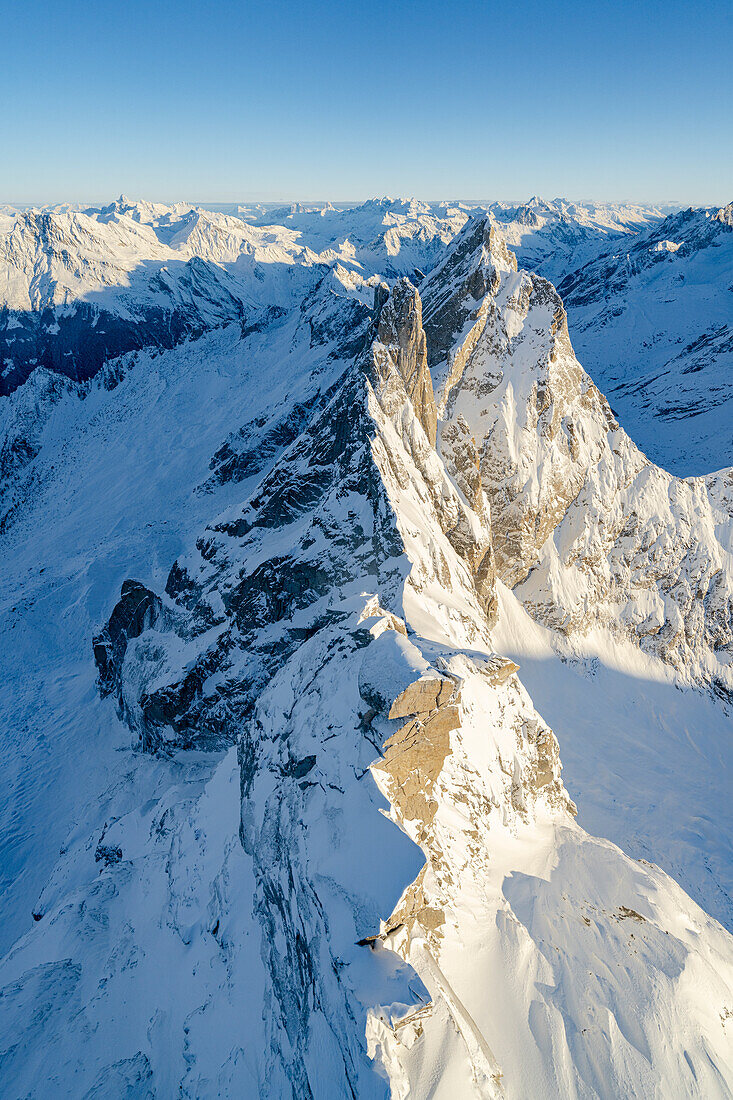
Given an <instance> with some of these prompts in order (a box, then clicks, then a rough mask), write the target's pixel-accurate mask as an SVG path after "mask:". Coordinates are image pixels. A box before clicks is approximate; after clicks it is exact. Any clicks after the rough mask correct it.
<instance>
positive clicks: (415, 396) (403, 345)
mask: <svg viewBox="0 0 733 1100" xmlns="http://www.w3.org/2000/svg"><path fill="white" fill-rule="evenodd" d="M383 295H384V291H383V290H380V292H379V293H378V295H375V307H376V308H377V309H378V319H377V340H378V341H379V343H380V344H383V345H384V347H385V348H386V349H387V352H388V354H389V356H390V357H391V359H392V360H393V362H394V363H395V365H396V367H397V372H398V374H399V376H400V379H401V381H402V384H403V386H404V388H405V390H406V392H407V396H408V397H409V398H410V400H411V401H412V404H413V407H414V409H415V412H416V413H417V416H418V419H419V421H420V423H421V424H422V426H423V428H424V429H425V434H426V435H427V437H428V439H429V440H430V443H431V444H432V446H435V436H436V431H437V422H438V414H437V410H436V408H435V395H434V394H433V380H432V378H431V376H430V371H429V369H428V357H427V341H426V339H425V331H424V329H423V325H422V302H421V300H420V295H419V293H418V291H417V290H416V288H415V287H414V286H413V285H412V283H411V282H410V280H409V279H399V280H398V282H397V283H396V284H395V286H394V288H393V289H392V293H391V294H390V295H389V297H388V298H387V299H386V301H385V300H384V296H383ZM380 361H382V360H381V356H380V353H379V351H378V350H376V349H375V362H376V363H377V366H378V367H379V365H380Z"/></svg>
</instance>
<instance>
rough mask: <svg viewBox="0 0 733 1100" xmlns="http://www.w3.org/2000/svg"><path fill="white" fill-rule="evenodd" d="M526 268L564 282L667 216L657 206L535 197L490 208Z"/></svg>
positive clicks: (497, 203) (510, 246)
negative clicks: (613, 246) (614, 245)
mask: <svg viewBox="0 0 733 1100" xmlns="http://www.w3.org/2000/svg"><path fill="white" fill-rule="evenodd" d="M487 210H488V211H489V212H490V213H491V214H493V216H494V217H495V218H496V220H497V222H498V223H499V225H500V227H501V232H502V236H503V237H504V239H505V241H506V242H507V245H508V246H509V248H511V250H512V252H514V254H515V255H516V257H517V260H518V261H519V264H520V266H521V267H523V268H526V269H528V270H530V271H537V272H539V274H540V275H544V276H545V278H547V279H550V280H551V281H552V282H559V281H560V280H561V279H562V278H564V277H565V276H566V275H567V273H568V272H569V271H574V270H575V269H576V268H578V267H580V266H582V265H583V264H585V263H587V262H589V261H590V260H593V259H595V257H596V256H597V255H598V253H599V251H601V250H602V249H605V248H607V247H608V246H609V243H611V242H616V241H618V240H627V239H628V238H630V237H634V236H636V235H637V234H638V233H640V232H643V231H644V230H647V229H649V228H650V227H654V226H655V225H656V224H657V223H658V222H660V221H661V220H662V218H663V217H664V215H663V213H662V210H661V209H660V208H659V207H656V206H642V205H638V204H634V203H577V202H569V201H568V200H567V199H559V198H558V199H552V200H551V201H547V200H546V199H542V198H538V197H537V196H534V197H533V198H531V199H530V200H529V202H526V203H521V204H520V205H518V206H515V205H512V204H511V203H503V202H495V203H492V204H491V205H490V206H488V207H487Z"/></svg>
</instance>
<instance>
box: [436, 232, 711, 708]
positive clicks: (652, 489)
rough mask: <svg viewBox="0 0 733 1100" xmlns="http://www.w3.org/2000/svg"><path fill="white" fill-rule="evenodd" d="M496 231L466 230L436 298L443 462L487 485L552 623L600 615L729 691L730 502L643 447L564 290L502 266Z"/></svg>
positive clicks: (510, 546) (511, 576)
mask: <svg viewBox="0 0 733 1100" xmlns="http://www.w3.org/2000/svg"><path fill="white" fill-rule="evenodd" d="M494 233H495V230H494V229H493V228H492V227H491V225H490V223H487V225H486V228H485V229H484V233H483V236H482V235H480V234H479V231H478V229H473V230H471V231H469V230H468V229H467V230H465V231H464V234H463V236H462V237H461V238H459V239H458V240H457V242H456V245H455V246H454V255H455V257H456V259H455V260H453V261H452V260H451V259H450V258H449V259H447V260H445V261H444V263H443V265H442V266H441V267H440V268H437V269H436V270H435V272H434V273H433V274H431V276H430V278H429V279H428V280H427V282H426V284H425V286H424V288H423V298H424V303H425V304H424V312H425V317H426V326H427V329H428V331H430V330H431V325H433V324H435V330H436V332H439V334H440V340H441V345H440V347H439V348H438V347H436V346H435V345H434V347H433V350H432V352H431V362H432V363H433V367H432V370H433V376H434V379H435V381H436V386H437V393H438V405H439V407H441V408H442V409H443V410H444V417H445V422H444V423H442V424H441V443H442V441H443V440H445V444H444V449H443V453H444V457H445V459H446V461H447V462H448V463H449V466H450V467H451V469H452V470H453V471H454V476H456V478H457V480H458V481H459V483H462V484H464V485H465V486H466V489H465V490H464V491H467V492H469V493H473V494H475V493H476V492H477V489H478V480H479V479H480V483H481V487H482V489H483V491H484V493H485V495H486V498H487V499H488V502H489V504H490V509H491V527H492V537H493V548H494V554H495V558H496V568H497V574H498V576H499V577H500V578H501V579H502V580H503V581H504V583H506V584H507V585H509V587H511V588H512V589H513V590H514V591H515V593H516V594H517V595H518V597H519V598H520V600H521V601H522V603H523V604H524V606H525V607H526V608H527V609H528V610H529V611H530V613H531V614H532V615H534V616H535V617H536V618H537V619H538V620H539V621H541V622H543V623H545V624H547V625H548V626H551V627H552V628H553V629H556V630H560V631H562V632H564V633H570V634H572V633H574V632H577V631H587V630H589V629H590V628H591V627H593V626H595V625H597V624H599V623H600V624H602V625H603V626H606V627H610V628H611V629H613V630H616V631H619V632H620V633H623V634H624V635H627V636H630V637H632V638H635V639H638V640H639V641H640V642H641V644H642V645H644V646H645V647H646V648H648V649H649V650H650V651H653V652H655V653H659V654H660V655H662V656H663V657H664V658H665V659H666V660H668V661H670V662H671V663H673V664H674V665H675V666H676V667H678V668H679V669H688V670H694V672H693V674H694V675H698V674H702V675H703V676H704V677H706V678H708V679H712V680H715V681H716V682H718V683H719V684H720V685H721V687H723V686H725V685H727V688H728V689H729V688H730V686H731V681H730V673H729V670H728V657H727V656H726V654H729V653H730V645H731V640H732V638H733V634H732V633H731V609H732V606H733V605H732V603H731V599H732V596H733V573H732V571H731V563H730V543H731V529H732V528H731V514H730V509H729V507H728V506H726V505H725V504H724V503H721V500H720V494H718V493H716V492H715V491H713V492H711V491H710V489H709V486H708V485H707V484H706V482H705V481H704V480H703V479H690V480H681V479H677V478H673V477H671V476H670V475H669V474H667V473H666V472H665V471H663V470H661V469H660V468H659V467H657V466H655V465H653V464H652V463H650V462H649V461H648V460H647V459H646V458H645V456H644V455H643V454H642V453H641V452H640V451H639V450H638V448H636V447H635V446H634V444H633V443H632V442H631V440H630V439H629V438H628V436H627V435H626V434H625V432H623V431H622V430H621V429H620V428H619V425H618V423H617V421H616V419H615V418H614V416H613V414H612V412H611V410H610V408H609V406H608V403H607V401H606V400H605V398H604V397H603V395H602V394H601V393H600V392H599V390H598V389H597V388H596V386H595V385H594V384H593V382H592V381H591V380H590V378H589V377H588V375H587V374H586V373H585V371H584V370H583V369H582V367H581V366H580V364H579V363H578V361H577V359H576V358H575V355H574V353H573V350H572V347H571V345H570V341H569V337H568V328H567V318H566V314H565V310H564V308H563V304H562V301H561V300H560V298H559V296H558V294H557V292H556V291H555V289H554V287H552V285H551V284H550V283H548V282H547V281H546V280H545V279H542V278H540V277H539V276H537V275H531V274H529V273H527V272H517V271H516V270H515V269H514V265H513V264H512V263H511V262H507V261H506V260H505V259H504V260H503V261H502V260H501V256H502V253H501V251H500V250H497V249H496V248H494V249H493V251H492V248H491V237H492V235H493V234H494ZM487 241H488V243H487ZM497 254H498V256H499V261H497V258H496V257H497ZM451 270H453V271H456V272H457V274H455V275H453V276H452V278H451V288H452V297H451V298H450V299H449V300H448V301H450V302H455V304H453V305H451V307H450V312H449V311H448V308H447V303H446V288H445V273H447V272H448V271H451ZM476 271H481V272H484V275H483V276H482V278H480V279H478V280H477V278H476V274H475V272H476ZM477 286H478V287H479V293H478V295H477V293H476V287H477ZM485 286H487V287H490V288H491V289H490V290H489V292H488V293H484V291H483V288H484V287H485ZM446 317H447V318H448V321H447V323H446V321H445V318H446ZM434 318H436V319H437V320H436V321H435V322H434V321H433V319H434ZM476 471H478V478H477V476H476ZM474 499H475V495H474Z"/></svg>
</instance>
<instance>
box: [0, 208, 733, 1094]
mask: <svg viewBox="0 0 733 1100" xmlns="http://www.w3.org/2000/svg"><path fill="white" fill-rule="evenodd" d="M676 216H677V215H671V216H670V217H668V218H667V219H666V222H667V223H669V222H670V218H674V217H676ZM680 217H681V216H680ZM271 219H273V220H271ZM274 219H276V220H274ZM663 219H664V212H663V211H661V210H656V209H651V208H644V209H642V208H638V207H623V208H621V207H619V208H611V207H600V206H593V207H591V206H589V205H587V204H586V205H578V204H569V203H564V202H561V201H560V200H557V201H556V202H554V203H552V204H548V203H542V202H541V200H533V201H532V202H531V203H529V204H526V205H525V206H521V207H514V206H510V205H508V204H493V205H492V206H491V207H489V205H488V204H487V206H486V207H485V208H484V209H483V210H480V211H477V210H476V209H469V208H467V207H465V206H462V205H461V204H458V203H455V204H453V203H450V204H449V203H446V204H423V203H417V202H415V201H411V202H400V201H394V200H374V201H373V202H371V203H366V204H364V205H363V206H361V207H358V208H334V207H331V206H325V207H318V208H315V209H313V208H311V209H308V208H302V207H297V206H296V207H294V208H293V209H287V210H285V209H283V210H279V211H272V210H269V209H248V210H247V209H241V210H237V211H234V210H231V211H226V212H220V211H219V212H218V211H204V210H194V209H192V208H190V207H187V206H183V205H179V206H176V207H162V206H159V205H156V204H148V203H132V202H130V201H128V200H123V199H121V200H119V201H118V202H117V203H115V204H112V205H111V206H110V207H105V208H101V209H99V210H95V211H89V210H86V211H80V210H63V211H58V212H54V211H35V212H30V213H29V212H21V213H16V212H12V211H9V212H4V213H3V214H2V216H1V218H0V274H1V276H2V280H3V282H2V288H3V289H2V294H3V305H2V307H1V308H2V311H1V312H0V329H2V333H1V335H2V338H3V340H4V341H5V345H4V349H5V350H4V352H3V355H4V356H5V361H6V373H5V382H6V395H5V396H3V397H2V398H0V408H1V409H2V412H1V414H0V430H1V432H2V435H1V436H0V474H1V475H2V479H3V480H2V485H0V553H1V554H2V560H3V563H4V584H3V589H2V593H1V594H0V602H1V605H2V615H0V631H1V632H2V637H1V638H0V678H1V680H2V683H3V688H4V690H3V692H2V693H0V764H1V766H2V774H3V775H4V777H5V792H6V795H5V798H4V799H3V800H2V803H1V804H0V869H1V870H0V874H1V875H2V877H1V878H0V898H1V899H2V901H1V905H2V913H3V918H4V919H3V921H2V924H1V926H0V936H2V945H1V947H0V1096H2V1097H8V1098H9V1100H10V1098H16V1097H21V1096H22V1097H35V1098H38V1100H46V1098H47V1097H50V1096H61V1095H63V1096H69V1097H80V1098H81V1097H88V1098H90V1100H91V1098H97V1100H99V1098H102V1097H105V1098H106V1097H109V1098H112V1097H115V1098H117V1097H122V1096H127V1097H131V1098H132V1097H136V1098H137V1097H160V1098H162V1097H167V1096H173V1095H176V1096H182V1097H192V1098H193V1097H196V1098H203V1097H235V1096H236V1097H271V1098H273V1100H274V1098H280V1097H293V1098H294V1100H295V1098H297V1100H301V1098H305V1097H313V1098H317V1100H320V1098H329V1100H330V1098H331V1097H334V1098H336V1097H353V1096H358V1097H359V1098H360V1100H361V1098H362V1097H381V1098H386V1097H388V1096H389V1097H392V1098H394V1100H407V1098H408V1097H409V1098H413V1097H414V1098H418V1100H423V1098H428V1097H435V1098H440V1097H446V1098H451V1100H453V1098H455V1097H456V1096H460V1097H464V1096H465V1097H473V1096H475V1097H482V1098H483V1097H507V1098H516V1100H525V1098H526V1097H533V1098H534V1097H537V1098H539V1097H547V1098H554V1097H563V1098H564V1097H578V1098H581V1097H582V1098H587V1097H601V1098H604V1100H605V1098H608V1100H612V1098H613V1100H616V1098H618V1097H639V1098H641V1097H644V1098H646V1097H659V1098H660V1100H662V1098H664V1100H667V1098H670V1097H675V1098H676V1097H699V1098H701V1100H703V1098H704V1100H709V1098H712V1097H730V1096H733V1042H732V1041H731V1035H732V1034H733V1032H732V1030H731V1029H733V938H732V937H731V932H732V931H733V840H732V839H731V837H733V809H732V806H733V800H731V797H730V793H731V780H732V770H733V747H732V741H731V733H732V732H733V730H732V724H731V706H732V705H733V661H732V658H733V473H731V470H730V469H728V468H727V467H729V466H730V461H731V460H730V457H728V458H727V459H726V461H725V462H724V463H720V464H717V465H720V466H723V467H726V468H724V469H721V470H717V465H714V464H709V465H705V463H704V462H702V466H701V467H700V468H698V469H697V470H696V473H700V474H702V473H705V474H706V475H708V476H706V477H694V478H686V477H682V478H678V477H675V476H673V474H670V473H667V472H666V470H665V469H664V468H661V467H660V466H657V465H655V464H654V461H653V459H654V458H655V457H656V455H655V453H654V451H653V449H652V448H651V447H649V448H647V451H648V453H649V457H647V454H646V453H644V452H643V450H642V451H640V450H639V449H637V447H636V446H635V443H636V442H639V440H635V441H634V442H632V439H633V433H632V436H631V438H629V436H628V435H627V434H626V432H625V430H624V429H625V428H626V427H628V420H627V419H625V418H624V416H623V409H621V408H616V404H617V402H616V399H615V396H614V397H613V399H612V403H613V406H614V408H613V411H612V410H611V408H610V407H609V405H608V403H607V402H606V400H605V398H604V396H603V394H602V393H601V392H600V389H599V388H598V386H599V385H600V384H601V382H602V381H603V379H602V378H601V377H600V376H597V375H596V374H594V370H593V365H594V362H595V363H598V360H597V359H596V360H595V361H591V362H586V361H585V360H584V358H583V356H582V355H580V354H579V355H578V358H579V359H580V362H579V361H578V359H576V351H578V348H577V346H576V343H577V341H576V332H577V331H579V329H578V324H579V323H580V322H579V321H578V318H585V320H583V321H582V324H585V323H586V320H587V318H588V317H589V316H590V314H588V313H582V312H581V311H582V309H594V308H595V306H594V305H592V304H590V305H588V306H582V307H581V306H578V307H577V310H578V312H577V313H576V314H575V319H574V313H573V310H574V308H575V307H574V306H573V304H572V302H573V296H572V295H575V296H576V297H577V296H578V295H580V294H581V293H582V291H581V289H578V288H581V287H585V288H586V291H587V293H588V294H589V295H591V294H594V293H597V292H599V291H598V289H597V288H598V286H600V285H601V283H602V281H603V279H604V278H605V277H606V276H605V275H603V276H600V275H596V274H592V278H591V276H590V275H589V274H588V273H589V272H591V273H594V272H597V271H598V270H599V269H598V266H597V265H598V264H602V265H604V266H603V270H604V271H606V270H607V269H608V266H609V264H610V260H609V259H608V257H610V256H616V254H617V250H618V249H619V248H624V249H626V248H632V249H633V248H634V247H636V245H635V244H634V243H628V242H643V244H642V245H641V248H640V251H641V254H643V255H647V254H648V246H649V241H650V240H651V239H652V238H653V236H654V234H657V233H659V232H660V231H661V230H660V227H661V226H664V225H665V221H664V220H663ZM690 220H691V219H687V220H685V218H682V221H681V224H683V225H687V224H688V222H689V221H690ZM693 220H694V219H693ZM711 220H712V219H711V215H709V214H699V217H697V221H696V222H695V224H698V222H699V224H700V225H701V226H703V228H705V227H707V229H705V232H708V230H709V229H710V225H711ZM718 224H720V225H721V226H722V227H723V228H721V229H720V230H719V229H718V228H717V225H718ZM726 224H727V223H725V222H720V223H716V224H715V225H714V226H713V227H712V230H711V232H713V234H715V239H716V240H717V236H718V234H719V235H720V238H721V241H722V242H723V243H722V244H721V245H720V246H719V247H718V246H717V245H714V244H700V243H699V242H698V244H699V247H698V246H697V245H696V247H695V248H694V249H693V248H691V249H690V250H689V251H686V250H685V249H683V248H682V247H680V248H678V249H672V250H666V251H664V250H662V252H661V253H660V254H663V256H664V257H672V261H671V262H673V263H674V264H680V265H684V264H687V263H688V264H689V265H690V267H685V268H684V270H685V272H688V271H689V272H691V271H692V270H693V269H694V270H698V269H697V268H696V267H695V265H696V264H697V263H698V258H699V255H700V254H701V253H702V252H707V253H710V255H709V256H708V257H707V258H706V259H705V264H706V276H705V278H706V282H707V285H708V286H709V287H710V293H711V295H713V294H714V295H717V296H718V299H717V300H718V301H720V302H722V301H723V300H724V294H725V293H726V292H727V291H726V290H725V288H722V289H721V287H722V282H721V280H722V281H724V280H725V278H726V277H727V275H726V270H727V269H726V268H725V265H724V264H722V266H721V267H718V266H716V265H717V264H718V261H719V260H724V258H725V256H726V255H727V253H726V248H727V241H728V237H727V236H726V232H727V231H726V229H725V225H726ZM668 229H669V226H667V229H665V231H664V232H665V233H667V231H668ZM679 236H680V234H677V237H679ZM665 239H666V237H665ZM669 239H670V240H673V241H674V240H676V238H675V237H671V236H670V237H669ZM621 240H622V241H623V244H620V243H619V241H621ZM696 240H697V238H696ZM515 250H516V253H517V256H518V257H519V262H517V258H516V257H515V255H514V252H515ZM599 257H600V259H599ZM604 257H605V259H604ZM711 257H713V258H711ZM174 258H175V260H176V263H178V264H180V267H173V266H172V265H173V260H174ZM664 263H665V264H666V263H667V259H666V258H665V259H664ZM594 265H595V266H594ZM644 270H645V269H644V268H643V265H642V270H641V274H640V275H638V276H635V278H638V279H639V280H641V282H640V283H639V285H638V286H637V289H634V286H636V285H637V284H633V285H632V284H627V283H624V285H623V289H622V291H619V293H623V294H624V295H627V298H628V301H629V303H630V302H632V301H636V300H638V301H639V302H643V301H644V300H645V299H644V295H645V294H651V293H652V292H651V291H650V290H649V287H648V286H647V284H646V283H644V279H645V276H644ZM573 273H574V274H573ZM566 274H567V275H568V278H569V279H571V280H573V279H574V280H575V282H573V287H574V289H573V291H572V295H569V296H567V297H566V304H567V303H569V304H568V312H567V313H566V312H565V308H564V304H563V301H561V299H560V296H559V295H558V293H557V291H556V290H555V288H554V286H553V285H552V283H551V282H550V281H548V278H549V277H551V278H552V280H553V281H560V279H561V278H563V277H564V276H565V275H566ZM691 277H692V276H690V278H691ZM598 280H601V283H599V282H598ZM683 285H686V284H682V283H679V284H678V293H681V290H679V287H683ZM726 285H727V284H726ZM594 288H595V289H594ZM604 293H605V292H604ZM720 295H723V297H720ZM698 301H699V299H698V298H696V297H694V296H693V298H692V302H693V305H694V307H695V309H697V305H696V304H695V303H697V302H698ZM640 308H641V307H640ZM691 308H692V307H691ZM619 316H620V315H619ZM700 316H702V315H701V314H700ZM53 318H56V319H57V320H56V321H54V320H53ZM64 318H65V319H66V320H67V322H68V324H67V327H66V329H65V328H64ZM173 318H175V321H174V320H173ZM618 324H619V325H620V324H621V322H620V320H619V321H618ZM54 325H58V331H56V330H55V328H54ZM99 325H102V326H109V333H113V334H114V339H112V337H110V340H111V342H110V343H109V344H108V345H106V344H105V343H104V342H103V341H102V342H99V341H97V342H94V341H90V340H89V339H87V337H88V334H89V331H91V330H92V329H94V328H95V326H96V327H98V326H99ZM18 326H20V327H18ZM586 330H587V332H588V333H589V334H590V333H591V332H592V331H593V325H592V324H588V325H587V327H586ZM618 332H619V333H620V332H621V329H620V328H619V329H618ZM19 334H20V335H19ZM21 336H22V340H21ZM629 338H630V337H629V334H628V333H627V339H629ZM14 339H16V340H21V343H20V344H18V343H13V340H14ZM588 339H589V340H590V339H591V337H590V335H589V336H588ZM619 339H620V337H619ZM22 341H26V343H25V344H23V343H22ZM594 346H595V347H596V348H599V347H600V343H598V344H596V345H594ZM14 348H16V349H19V350H15V351H14V350H13V349H14ZM31 352H32V354H31ZM67 353H70V354H67ZM638 354H639V360H638V361H639V362H641V361H642V353H641V352H639V353H638ZM8 359H12V364H11V365H10V366H8V363H7V361H8ZM34 359H35V360H37V362H32V361H31V360H34ZM591 360H592V356H591ZM72 361H73V362H72ZM628 361H629V362H631V360H630V359H629V360H628ZM581 363H582V364H583V366H581ZM583 367H585V368H586V370H588V371H589V373H588V374H586V370H584V369H583ZM599 369H600V368H599ZM704 376H705V371H698V372H697V373H696V374H695V375H694V377H695V378H698V377H699V378H701V379H704ZM629 377H637V374H635V373H634V370H632V369H631V367H630V368H629ZM685 377H688V376H685ZM690 377H692V376H690ZM700 385H701V386H702V385H703V382H702V381H701V382H700ZM602 388H603V387H602V386H601V389H602ZM698 396H699V400H700V402H701V403H704V402H705V401H707V400H708V397H709V395H707V396H706V395H705V394H703V393H702V391H700V393H699V395H698ZM617 416H618V417H619V418H620V423H619V419H617V418H616V417H617ZM695 419H696V418H695V417H692V418H691V420H690V423H692V421H693V420H695ZM655 423H656V424H657V427H656V428H655V429H654V438H655V440H656V441H657V442H658V445H659V448H660V449H661V451H662V452H665V453H669V454H672V453H673V452H674V454H675V455H676V460H675V462H670V465H671V466H672V467H673V473H674V471H675V469H676V468H679V469H680V470H683V471H684V470H685V464H686V463H687V461H688V456H689V453H690V452H689V451H688V450H687V449H686V448H687V447H688V440H689V438H690V437H689V436H688V435H685V434H684V433H683V432H681V433H680V435H679V437H675V435H674V434H670V435H668V436H666V435H665V434H664V430H663V426H662V427H660V426H659V425H663V418H659V419H658V420H657V421H655ZM684 423H685V424H686V423H687V421H685V422H684ZM723 443H724V439H723V435H722V434H721V435H719V436H715V437H714V438H713V437H711V448H712V447H713V444H714V446H715V447H720V448H722V447H723ZM675 448H676V449H675ZM710 453H711V454H712V453H714V452H713V451H712V450H711V452H710ZM715 453H717V454H718V455H722V454H723V450H722V449H721V450H719V451H717V452H715ZM650 459H651V460H650Z"/></svg>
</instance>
